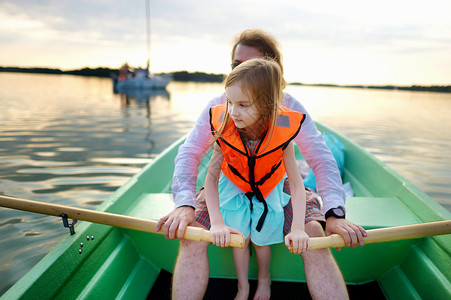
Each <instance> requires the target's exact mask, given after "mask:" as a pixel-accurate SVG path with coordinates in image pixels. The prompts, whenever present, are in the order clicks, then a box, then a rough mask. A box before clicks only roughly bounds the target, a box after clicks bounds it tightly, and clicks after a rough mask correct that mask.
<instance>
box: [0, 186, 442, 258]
mask: <svg viewBox="0 0 451 300" xmlns="http://www.w3.org/2000/svg"><path fill="white" fill-rule="evenodd" d="M0 206H3V207H8V208H14V209H19V210H25V211H30V212H36V213H41V214H47V215H52V216H58V217H61V216H62V214H66V215H67V217H68V218H71V219H76V220H84V221H89V222H94V223H100V224H105V225H111V226H116V227H121V228H127V229H133V230H139V231H145V232H150V233H157V234H163V233H162V232H161V231H160V232H157V231H156V225H157V221H154V220H146V219H139V218H134V217H129V216H124V215H118V214H113V213H107V212H102V211H94V210H89V209H82V208H73V207H70V206H65V205H57V204H49V203H44V202H38V201H32V200H26V199H21V198H15V197H10V196H5V195H0ZM366 232H367V234H368V236H367V237H365V238H364V239H363V240H364V242H365V244H373V243H382V242H390V241H397V240H406V239H415V238H422V237H427V236H433V235H441V234H451V220H447V221H438V222H429V223H420V224H414V225H405V226H396V227H389V228H380V229H372V230H367V231H366ZM184 238H185V239H187V240H194V241H208V242H211V237H210V232H209V231H208V230H205V229H202V228H198V227H192V226H188V227H187V229H186V231H185V235H184ZM310 245H311V246H310V249H309V250H315V249H322V248H329V247H333V248H342V247H346V244H345V241H344V240H343V239H342V238H341V236H340V235H338V234H332V235H330V236H327V237H319V238H311V239H310ZM230 246H232V247H237V248H243V246H244V237H243V236H242V235H239V234H232V235H231V244H230Z"/></svg>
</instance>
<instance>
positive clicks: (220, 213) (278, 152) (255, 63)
mask: <svg viewBox="0 0 451 300" xmlns="http://www.w3.org/2000/svg"><path fill="white" fill-rule="evenodd" d="M284 87H285V81H284V79H283V77H282V72H281V70H280V67H279V66H278V64H277V63H275V62H273V61H269V60H266V59H261V58H256V59H251V60H248V61H246V62H244V63H242V64H240V65H239V66H237V67H236V68H235V69H233V70H232V72H231V73H230V74H229V76H228V77H227V79H226V84H225V94H226V97H227V103H226V104H224V105H218V106H215V107H213V108H211V110H210V123H211V129H212V133H213V135H214V138H213V140H212V146H213V147H214V150H215V151H213V155H212V157H211V160H210V164H209V168H208V173H207V177H206V180H205V189H206V191H205V192H206V201H207V207H208V212H209V215H210V221H211V229H210V231H211V238H212V242H213V244H215V245H217V246H222V247H227V246H228V245H229V244H230V233H237V231H239V232H241V233H243V234H244V236H245V237H246V245H245V247H244V249H233V255H234V259H235V267H236V271H237V277H238V294H237V296H236V298H235V299H247V298H248V296H249V281H248V269H249V250H248V249H247V245H248V244H249V242H250V241H251V242H252V244H253V245H254V248H255V252H256V255H257V261H258V266H259V271H258V286H257V291H256V294H255V297H254V299H269V297H270V292H271V286H270V284H271V280H270V274H269V266H270V258H271V250H270V247H269V245H271V244H276V243H281V242H283V240H284V239H283V223H284V212H283V207H284V206H285V205H286V204H287V203H288V200H289V196H288V195H286V194H284V193H283V191H282V190H283V183H284V179H285V176H287V175H288V181H289V184H290V189H291V197H292V205H293V222H292V226H291V232H290V233H289V234H288V235H287V236H286V237H285V245H286V246H287V247H288V248H289V249H290V251H291V252H293V253H296V254H299V253H302V252H304V251H306V250H307V249H308V248H309V247H310V242H309V237H308V236H307V234H306V233H305V232H304V219H305V191H304V185H303V183H302V180H301V176H300V173H299V170H298V168H297V164H296V160H295V156H294V146H293V143H292V139H293V138H294V137H295V136H296V135H297V133H298V132H299V130H300V128H301V124H302V121H303V120H304V115H303V114H301V113H299V112H294V111H291V110H289V109H287V108H284V107H282V106H280V103H281V101H282V97H283V94H282V90H283V88H284Z"/></svg>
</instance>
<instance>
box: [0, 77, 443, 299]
mask: <svg viewBox="0 0 451 300" xmlns="http://www.w3.org/2000/svg"><path fill="white" fill-rule="evenodd" d="M222 91H223V86H222V84H207V83H178V82H172V83H170V84H169V86H168V88H167V91H164V92H157V93H155V92H154V93H152V94H150V93H149V92H148V93H142V92H141V93H136V94H130V95H125V94H114V93H113V91H112V86H111V81H110V80H109V79H103V78H86V77H76V76H68V75H35V74H13V73H0V166H1V168H0V194H6V195H12V196H17V197H22V198H26V199H32V200H37V201H44V202H49V203H58V204H64V205H71V206H75V207H81V208H87V209H95V208H96V207H97V206H98V205H99V204H100V203H102V202H103V201H104V200H105V199H107V198H108V196H109V195H111V194H112V193H113V192H114V191H115V190H116V189H117V188H118V187H119V186H121V185H122V184H123V183H125V182H126V181H127V179H129V178H130V177H131V176H132V175H133V174H135V173H136V172H138V171H139V170H140V169H141V168H142V167H143V166H144V165H145V164H146V163H148V162H150V161H151V160H152V159H153V158H154V157H155V156H156V155H157V154H158V153H160V152H161V151H162V150H163V149H165V148H166V147H167V146H168V145H170V144H171V143H172V142H174V141H175V140H176V139H177V138H179V137H181V136H182V135H184V134H185V133H187V132H188V131H189V129H190V127H191V126H192V124H193V122H194V120H195V119H196V117H197V116H198V114H199V112H200V111H201V110H202V108H203V107H204V105H205V104H206V103H207V102H208V101H209V100H210V99H211V98H212V97H213V96H216V95H218V94H219V93H221V92H222ZM287 91H288V92H289V93H291V94H292V95H294V96H295V97H296V98H297V99H299V100H300V101H301V102H302V103H303V104H304V106H305V107H306V108H307V110H308V111H309V112H310V114H311V115H312V117H313V118H314V119H316V120H318V121H320V122H322V123H324V124H326V125H328V126H330V127H332V128H334V129H336V130H338V131H340V132H341V133H343V134H345V135H347V136H348V137H350V138H351V139H352V140H354V141H355V142H357V143H358V144H360V145H361V146H363V147H364V148H366V149H367V150H369V151H370V152H371V153H373V154H374V155H376V156H377V157H378V158H379V159H381V160H382V161H384V162H385V163H387V164H388V165H389V166H390V167H391V168H393V169H394V170H396V171H397V172H398V173H400V174H401V175H402V176H403V177H405V178H407V179H408V180H409V181H411V182H412V183H413V184H415V185H416V186H418V187H419V188H420V189H422V190H423V191H424V192H426V193H427V194H428V195H429V196H431V197H432V198H433V199H434V200H435V201H437V202H439V203H440V204H441V205H443V206H444V207H445V208H446V209H448V210H449V211H451V151H450V150H449V149H450V148H451V131H450V129H451V118H449V116H450V115H451V94H440V93H423V92H405V91H379V90H364V89H341V88H317V87H300V86H289V87H288V88H287ZM68 234H69V232H68V229H66V228H64V227H63V226H62V223H61V220H60V219H59V218H55V217H50V216H44V215H39V214H33V213H27V212H21V211H16V210H11V209H4V208H0V253H1V256H0V295H2V294H3V293H4V292H5V291H6V290H7V289H8V287H10V286H11V285H12V284H14V282H16V281H17V280H18V279H19V278H20V277H22V276H23V275H24V274H25V273H26V272H27V271H29V270H30V269H31V268H32V267H33V266H34V265H35V264H36V263H37V262H38V261H39V260H40V259H41V258H42V257H43V256H44V255H45V254H46V253H47V252H49V251H50V250H51V249H52V248H53V247H54V246H55V245H56V244H57V243H58V241H59V240H61V239H62V238H63V237H64V236H66V235H68Z"/></svg>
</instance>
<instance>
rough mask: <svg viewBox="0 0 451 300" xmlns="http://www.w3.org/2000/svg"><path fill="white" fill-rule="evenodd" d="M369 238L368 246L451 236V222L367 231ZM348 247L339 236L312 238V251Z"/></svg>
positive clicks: (365, 240)
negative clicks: (442, 235)
mask: <svg viewBox="0 0 451 300" xmlns="http://www.w3.org/2000/svg"><path fill="white" fill-rule="evenodd" d="M366 233H367V234H368V236H366V237H364V238H363V240H364V242H365V245H366V244H373V243H382V242H391V241H398V240H408V239H416V238H422V237H427V236H433V235H441V234H451V220H446V221H437V222H429V223H420V224H413V225H404V226H396V227H388V228H379V229H371V230H367V231H366ZM328 247H333V248H342V247H346V244H345V241H344V240H343V238H342V237H341V236H340V235H338V234H332V235H330V236H327V237H321V238H311V239H310V249H309V250H315V249H321V248H328Z"/></svg>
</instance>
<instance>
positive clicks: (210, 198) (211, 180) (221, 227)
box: [205, 144, 239, 247]
mask: <svg viewBox="0 0 451 300" xmlns="http://www.w3.org/2000/svg"><path fill="white" fill-rule="evenodd" d="M214 147H215V148H214V151H213V155H212V156H211V159H210V164H209V165H208V171H207V177H206V178H205V196H206V202H207V208H208V214H209V216H210V222H211V229H210V234H211V241H212V243H213V244H215V245H216V246H221V247H228V246H229V245H230V233H231V232H232V233H239V232H238V231H237V230H234V229H232V228H230V227H227V226H226V225H225V224H224V219H223V218H222V215H221V210H220V208H219V193H218V183H219V175H220V172H221V166H222V162H223V160H224V156H223V154H222V151H221V147H219V146H218V145H217V144H215V146H214Z"/></svg>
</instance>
